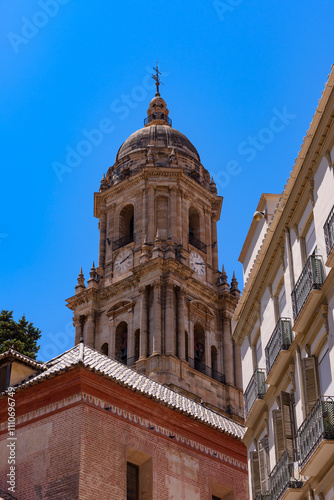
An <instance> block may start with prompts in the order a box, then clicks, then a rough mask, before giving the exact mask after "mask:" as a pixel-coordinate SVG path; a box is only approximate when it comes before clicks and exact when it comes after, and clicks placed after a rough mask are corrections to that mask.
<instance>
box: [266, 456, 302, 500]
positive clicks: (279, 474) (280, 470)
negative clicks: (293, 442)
mask: <svg viewBox="0 0 334 500" xmlns="http://www.w3.org/2000/svg"><path fill="white" fill-rule="evenodd" d="M293 469H294V464H293V462H291V461H290V458H289V454H288V452H287V451H285V452H284V453H283V455H282V456H281V458H280V459H279V461H278V462H277V464H276V466H275V467H274V469H273V470H272V471H271V473H270V476H269V482H270V494H271V500H279V499H282V500H283V499H284V500H292V499H296V500H297V499H298V498H301V497H302V491H301V488H302V487H303V484H304V483H303V481H297V480H296V479H295V477H294V470H293Z"/></svg>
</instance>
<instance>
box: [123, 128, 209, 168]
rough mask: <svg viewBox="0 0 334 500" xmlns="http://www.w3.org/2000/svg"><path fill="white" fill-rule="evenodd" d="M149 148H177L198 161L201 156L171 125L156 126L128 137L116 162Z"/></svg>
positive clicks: (142, 129)
mask: <svg viewBox="0 0 334 500" xmlns="http://www.w3.org/2000/svg"><path fill="white" fill-rule="evenodd" d="M149 146H151V147H153V148H154V147H158V148H175V149H176V150H177V151H179V152H180V153H184V154H187V155H189V156H191V157H192V158H194V159H195V160H197V161H199V162H200V161H201V160H200V156H199V154H198V152H197V149H196V148H195V146H194V145H193V144H192V143H191V142H190V141H189V139H188V138H187V137H186V136H185V135H184V134H182V133H181V132H179V131H178V130H175V129H174V128H171V127H170V126H169V125H154V124H152V123H151V124H150V126H149V127H144V128H141V129H139V130H137V131H136V132H134V133H133V134H131V135H130V137H128V139H126V141H125V142H123V144H122V145H121V147H120V148H119V150H118V153H117V156H116V161H119V160H121V159H122V158H123V157H125V156H126V155H128V154H130V153H134V152H137V151H140V150H146V149H147V148H148V147H149Z"/></svg>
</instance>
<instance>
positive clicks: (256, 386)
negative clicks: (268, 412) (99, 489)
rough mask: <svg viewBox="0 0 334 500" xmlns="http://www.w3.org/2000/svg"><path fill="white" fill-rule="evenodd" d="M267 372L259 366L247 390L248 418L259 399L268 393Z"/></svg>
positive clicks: (246, 411) (246, 408)
mask: <svg viewBox="0 0 334 500" xmlns="http://www.w3.org/2000/svg"><path fill="white" fill-rule="evenodd" d="M265 380H266V374H265V371H264V370H262V369H260V368H258V369H256V370H255V372H254V373H253V375H252V378H251V380H250V382H249V384H248V386H247V389H246V390H245V414H246V418H247V417H248V415H249V412H250V411H251V409H252V406H253V404H254V403H255V401H256V400H257V399H263V398H264V395H265V393H266V383H265Z"/></svg>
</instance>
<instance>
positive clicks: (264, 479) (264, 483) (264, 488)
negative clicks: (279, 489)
mask: <svg viewBox="0 0 334 500" xmlns="http://www.w3.org/2000/svg"><path fill="white" fill-rule="evenodd" d="M259 469H260V482H261V493H263V494H265V493H266V492H268V491H269V443H268V438H267V437H265V438H263V439H261V441H259Z"/></svg>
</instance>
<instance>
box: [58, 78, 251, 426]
mask: <svg viewBox="0 0 334 500" xmlns="http://www.w3.org/2000/svg"><path fill="white" fill-rule="evenodd" d="M156 78H157V82H158V84H157V93H156V95H155V97H154V98H153V99H152V101H151V102H150V104H149V109H148V112H147V118H145V120H144V128H141V129H140V130H137V132H135V133H134V134H132V135H131V136H130V137H129V138H128V139H127V140H126V141H125V142H124V143H123V144H122V145H121V147H120V148H119V150H118V153H117V155H116V160H115V163H114V165H113V166H112V167H110V168H109V169H108V171H107V173H106V175H104V176H103V179H102V181H101V186H100V190H99V192H98V193H95V197H94V215H95V217H97V218H98V219H99V231H100V246H99V261H98V267H97V268H96V269H95V267H94V264H93V267H92V269H91V272H90V278H89V279H88V281H87V285H85V282H84V276H83V274H82V271H81V272H80V274H79V277H78V284H77V286H76V290H75V295H74V296H73V297H71V298H70V299H68V301H67V302H68V307H69V308H70V309H71V310H73V312H74V324H75V327H76V334H75V343H78V342H79V341H80V338H81V336H82V337H83V339H84V342H85V343H86V344H87V345H88V346H90V347H93V348H95V349H96V350H98V351H101V352H103V353H104V354H107V355H108V356H110V357H113V358H115V359H117V360H119V361H121V362H122V363H124V364H127V365H128V366H131V367H133V368H134V369H136V370H138V371H140V372H142V373H144V374H146V375H147V376H149V377H150V378H153V379H155V380H157V381H159V382H161V383H163V384H166V385H168V386H170V387H173V388H175V389H177V390H178V391H181V392H183V393H185V394H188V395H189V396H190V397H199V398H201V399H202V400H203V402H204V403H206V404H208V405H210V406H211V407H216V408H217V409H219V410H220V411H223V412H225V413H227V414H229V415H233V416H234V418H236V419H238V420H241V419H242V418H243V397H242V392H241V388H242V380H241V359H240V347H239V346H238V345H237V344H235V343H234V342H233V340H232V336H231V318H232V315H233V312H234V309H235V307H236V304H237V302H238V297H239V291H238V288H237V283H236V280H232V281H233V283H232V286H231V287H230V286H229V285H228V283H227V277H226V274H225V272H224V270H223V272H222V273H220V272H219V270H218V248H217V221H218V220H219V217H220V211H221V206H222V201H223V200H222V197H220V196H218V195H217V189H216V186H215V183H214V181H213V180H211V179H210V174H209V172H208V171H207V170H206V169H205V168H204V167H203V165H202V164H201V161H200V157H199V154H198V152H197V150H196V148H195V147H194V146H193V144H192V143H191V142H190V141H189V140H188V139H187V137H186V136H185V135H183V134H182V133H181V132H179V131H177V130H176V129H174V128H173V127H172V121H171V119H170V118H169V111H168V109H167V106H166V103H165V101H164V100H163V99H162V98H161V96H160V93H159V78H158V73H157V77H156Z"/></svg>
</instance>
